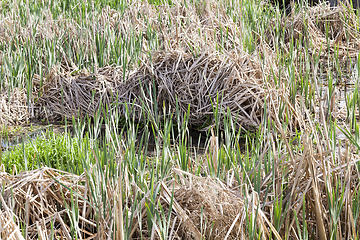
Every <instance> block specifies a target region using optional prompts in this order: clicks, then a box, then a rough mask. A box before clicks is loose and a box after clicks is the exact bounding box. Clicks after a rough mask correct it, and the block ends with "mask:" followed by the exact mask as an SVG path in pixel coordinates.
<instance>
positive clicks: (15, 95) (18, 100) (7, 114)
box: [0, 88, 29, 127]
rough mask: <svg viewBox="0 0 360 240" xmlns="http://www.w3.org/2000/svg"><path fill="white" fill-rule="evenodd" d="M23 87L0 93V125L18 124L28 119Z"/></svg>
mask: <svg viewBox="0 0 360 240" xmlns="http://www.w3.org/2000/svg"><path fill="white" fill-rule="evenodd" d="M26 99H27V96H26V91H25V89H22V90H21V89H19V88H15V89H14V90H13V91H12V92H11V93H10V94H9V93H6V92H4V93H2V94H1V95H0V127H1V126H6V125H19V124H23V123H25V122H27V121H28V120H29V114H28V106H27V100H26Z"/></svg>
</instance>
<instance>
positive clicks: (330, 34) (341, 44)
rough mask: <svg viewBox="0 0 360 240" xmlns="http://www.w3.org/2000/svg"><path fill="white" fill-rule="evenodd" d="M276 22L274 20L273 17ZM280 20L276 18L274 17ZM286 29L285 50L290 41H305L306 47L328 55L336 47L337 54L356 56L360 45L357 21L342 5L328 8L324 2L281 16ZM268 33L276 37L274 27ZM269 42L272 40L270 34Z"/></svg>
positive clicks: (288, 46) (288, 47) (353, 14)
mask: <svg viewBox="0 0 360 240" xmlns="http://www.w3.org/2000/svg"><path fill="white" fill-rule="evenodd" d="M274 21H276V20H274ZM277 21H279V20H277ZM280 21H281V26H283V27H284V28H285V39H284V43H285V45H282V47H283V48H284V49H287V50H288V51H290V42H291V41H292V39H294V40H305V41H304V42H306V43H307V46H306V47H307V48H309V49H311V50H315V51H316V52H319V51H320V50H322V51H323V53H325V52H328V51H330V53H331V54H333V53H335V52H336V51H337V50H336V49H339V57H346V55H348V56H350V57H356V56H357V53H358V49H359V44H360V40H359V39H360V32H359V30H358V29H359V22H358V18H357V16H356V14H355V13H354V11H353V10H351V9H348V8H346V7H343V6H339V7H337V8H330V6H329V5H327V4H326V3H324V4H319V5H317V6H315V7H303V8H302V9H300V10H299V12H298V13H296V14H293V15H291V16H289V17H283V18H281V19H280ZM268 35H269V36H277V34H276V33H275V32H274V28H270V29H269V33H268ZM270 39H271V42H274V41H275V39H274V38H273V37H270Z"/></svg>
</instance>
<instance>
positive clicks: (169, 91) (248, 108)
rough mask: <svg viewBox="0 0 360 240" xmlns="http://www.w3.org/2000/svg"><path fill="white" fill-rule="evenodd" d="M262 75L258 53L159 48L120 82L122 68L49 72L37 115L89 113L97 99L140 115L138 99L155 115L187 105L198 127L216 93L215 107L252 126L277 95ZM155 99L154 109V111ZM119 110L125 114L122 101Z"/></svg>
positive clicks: (211, 110)
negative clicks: (197, 52)
mask: <svg viewBox="0 0 360 240" xmlns="http://www.w3.org/2000/svg"><path fill="white" fill-rule="evenodd" d="M266 75H270V66H261V64H260V63H259V60H258V59H257V57H254V56H251V55H249V54H246V53H244V52H242V53H239V55H238V56H235V57H234V58H231V57H225V56H224V55H221V56H219V55H218V54H216V53H208V52H203V53H201V55H200V56H198V57H194V56H192V55H191V54H186V53H184V52H175V51H174V52H170V53H166V54H164V53H162V52H159V53H157V54H155V55H154V56H153V61H151V62H147V63H144V64H143V66H141V67H140V68H139V69H138V70H137V71H135V72H134V73H132V74H131V75H130V77H129V78H128V79H127V80H126V81H125V82H122V81H121V78H122V74H121V71H120V70H118V69H116V68H112V67H106V68H101V69H99V70H98V73H97V74H88V75H87V76H81V75H80V76H76V77H71V76H53V77H50V78H49V80H48V81H47V83H46V84H45V85H44V87H43V89H41V91H42V95H41V97H40V98H39V99H38V100H37V102H36V106H38V107H39V109H40V110H41V111H40V113H39V116H40V117H41V118H44V117H47V118H56V119H59V118H60V117H64V116H66V117H68V118H70V117H71V116H79V117H84V116H85V115H89V116H93V115H94V114H95V113H96V111H97V110H98V109H99V108H100V107H101V105H100V103H102V104H106V105H107V106H113V107H115V106H116V104H119V103H124V102H127V103H135V104H136V107H135V109H134V111H135V112H136V114H135V116H136V117H137V118H138V119H140V118H141V117H143V116H141V115H142V112H143V110H142V107H143V104H145V106H146V107H148V108H149V109H150V112H151V114H153V115H157V114H161V112H160V111H162V105H163V104H164V105H165V106H166V109H168V108H169V107H171V109H176V105H177V103H178V106H179V110H180V115H181V116H183V115H184V114H185V113H186V112H187V111H188V106H189V105H190V119H189V122H190V124H192V125H196V126H200V125H202V124H204V122H206V121H207V119H210V118H211V117H212V116H213V114H214V108H216V106H215V103H216V102H217V98H219V99H220V100H221V101H222V105H221V106H220V112H223V113H226V111H227V109H229V110H230V112H231V113H232V115H233V120H234V121H235V122H236V123H237V124H238V125H239V126H240V125H242V126H257V125H259V123H260V122H261V118H262V111H263V110H262V109H263V107H264V102H265V99H266V98H268V99H270V98H271V96H278V97H279V98H281V97H282V96H281V94H280V93H279V92H280V91H279V90H277V89H270V88H269V86H270V85H269V82H267V83H266V82H264V78H265V76H266ZM153 84H154V86H153ZM154 87H155V88H154ZM146 89H147V90H146ZM154 89H155V90H156V95H155V96H153V95H152V94H154V93H153V91H154ZM282 92H284V91H282ZM155 99H156V100H155ZM155 101H156V102H155ZM274 101H278V100H274ZM155 104H158V107H159V110H158V111H159V112H155V108H153V107H154V106H155ZM273 110H274V111H275V109H273ZM120 112H121V113H122V114H123V115H125V112H126V109H125V106H124V104H121V105H120ZM274 114H277V113H276V112H274Z"/></svg>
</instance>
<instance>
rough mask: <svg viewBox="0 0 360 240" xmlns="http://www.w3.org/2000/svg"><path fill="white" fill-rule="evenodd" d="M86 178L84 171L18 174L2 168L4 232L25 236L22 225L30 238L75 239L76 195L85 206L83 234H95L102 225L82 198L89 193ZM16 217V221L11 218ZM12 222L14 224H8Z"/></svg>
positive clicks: (79, 204) (81, 221)
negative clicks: (79, 172) (19, 233)
mask: <svg viewBox="0 0 360 240" xmlns="http://www.w3.org/2000/svg"><path fill="white" fill-rule="evenodd" d="M84 181H85V177H84V175H81V176H76V175H74V174H70V173H65V172H61V171H59V170H56V169H50V168H41V169H38V170H34V171H28V172H22V173H20V174H18V175H15V176H10V175H9V174H7V173H5V172H2V173H1V175H0V182H1V185H2V186H3V193H2V195H1V200H2V208H1V215H0V216H1V217H2V218H0V221H1V222H0V225H1V227H2V228H1V227H0V236H1V237H2V238H4V237H5V238H4V239H11V238H7V237H6V236H8V237H9V236H10V235H13V236H14V237H13V239H22V238H20V237H18V234H17V232H19V229H22V230H23V231H25V236H26V238H27V239H35V238H39V239H47V237H48V236H51V235H52V236H54V237H55V238H56V239H72V235H73V234H74V233H71V229H70V224H69V219H71V218H72V214H75V213H73V212H72V210H73V209H72V208H71V207H72V204H74V202H73V199H76V203H77V209H79V210H81V216H79V224H80V225H81V226H82V227H81V230H82V232H81V233H79V234H81V235H82V236H83V237H92V236H94V232H97V229H98V228H97V226H96V223H95V221H94V214H93V210H92V209H91V208H89V206H88V203H87V202H86V201H84V199H83V198H82V197H83V196H86V192H85V186H84ZM71 191H74V192H76V193H77V194H78V195H74V194H73V192H71ZM79 196H81V197H79ZM4 216H5V217H4ZM14 217H15V223H14V222H11V221H10V220H9V219H13V218H14ZM8 222H10V223H9V224H11V225H10V226H11V228H10V227H9V228H7V227H6V226H7V224H8ZM14 234H15V235H14Z"/></svg>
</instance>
